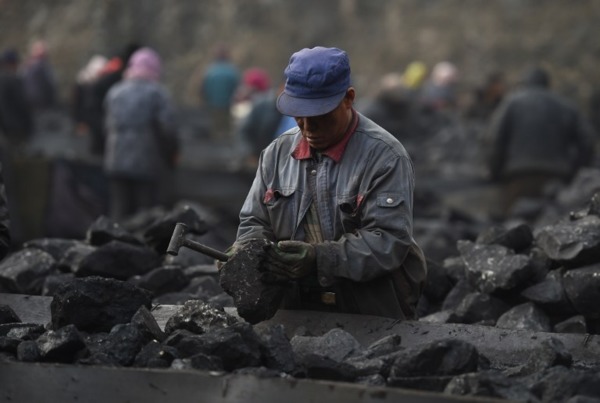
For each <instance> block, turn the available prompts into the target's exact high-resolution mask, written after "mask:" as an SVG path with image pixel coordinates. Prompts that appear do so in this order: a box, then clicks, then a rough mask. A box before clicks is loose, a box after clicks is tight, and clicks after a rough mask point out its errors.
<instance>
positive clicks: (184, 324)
mask: <svg viewBox="0 0 600 403" xmlns="http://www.w3.org/2000/svg"><path fill="white" fill-rule="evenodd" d="M236 322H238V320H237V319H236V318H235V317H234V316H231V315H229V314H228V313H226V312H225V311H224V310H223V309H220V308H216V307H214V306H213V305H209V304H207V303H205V302H202V301H197V300H192V301H187V302H186V303H185V304H184V305H183V307H181V309H179V310H178V311H177V312H176V313H175V314H174V315H173V316H171V317H170V318H169V319H168V320H167V324H166V325H165V333H167V334H171V333H173V332H174V331H176V330H180V329H185V330H189V331H190V332H192V333H196V334H203V333H206V332H208V331H210V330H212V329H217V328H225V327H228V326H230V325H232V324H234V323H236Z"/></svg>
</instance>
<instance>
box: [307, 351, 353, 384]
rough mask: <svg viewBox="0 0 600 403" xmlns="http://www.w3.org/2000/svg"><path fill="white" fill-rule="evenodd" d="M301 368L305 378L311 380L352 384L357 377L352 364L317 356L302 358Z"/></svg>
mask: <svg viewBox="0 0 600 403" xmlns="http://www.w3.org/2000/svg"><path fill="white" fill-rule="evenodd" d="M302 367H303V369H304V371H305V376H306V377H307V378H311V379H322V380H329V381H343V382H352V381H354V379H356V378H357V377H358V376H359V375H358V372H357V371H356V368H355V367H354V366H353V365H352V364H350V363H347V362H344V361H336V360H333V359H332V358H331V357H327V356H323V355H319V354H308V355H305V356H303V357H302Z"/></svg>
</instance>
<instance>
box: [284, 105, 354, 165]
mask: <svg viewBox="0 0 600 403" xmlns="http://www.w3.org/2000/svg"><path fill="white" fill-rule="evenodd" d="M357 126H358V113H356V111H355V110H354V109H352V122H351V123H350V126H349V127H348V130H347V131H346V134H344V137H343V138H342V139H341V140H340V141H339V142H337V143H336V144H334V145H332V146H331V147H329V148H328V149H326V150H325V151H323V152H322V153H321V154H322V155H326V156H328V157H329V158H331V159H332V160H334V161H335V162H336V163H339V162H340V160H341V159H342V157H343V156H344V151H345V150H346V146H347V145H348V142H349V141H350V138H351V137H352V135H353V134H354V132H355V131H356V127H357ZM292 157H294V158H295V159H297V160H306V159H309V158H311V157H312V155H311V149H310V146H309V145H308V141H306V139H305V138H304V137H302V135H301V136H300V142H299V143H298V145H297V146H296V148H294V151H292Z"/></svg>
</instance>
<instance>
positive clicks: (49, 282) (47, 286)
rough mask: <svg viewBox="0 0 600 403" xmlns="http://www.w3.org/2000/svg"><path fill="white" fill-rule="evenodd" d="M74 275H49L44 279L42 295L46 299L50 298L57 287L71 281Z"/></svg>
mask: <svg viewBox="0 0 600 403" xmlns="http://www.w3.org/2000/svg"><path fill="white" fill-rule="evenodd" d="M74 278H75V275H74V274H73V273H59V274H50V275H48V276H46V278H45V279H44V285H43V286H42V295H43V296H46V297H52V296H53V295H54V293H55V292H56V290H57V289H58V287H60V286H61V285H62V284H66V283H69V282H71V281H73V279H74Z"/></svg>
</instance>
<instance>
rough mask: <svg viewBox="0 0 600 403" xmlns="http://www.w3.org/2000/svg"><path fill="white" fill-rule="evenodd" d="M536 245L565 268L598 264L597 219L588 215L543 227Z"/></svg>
mask: <svg viewBox="0 0 600 403" xmlns="http://www.w3.org/2000/svg"><path fill="white" fill-rule="evenodd" d="M536 244H537V245H538V246H539V247H540V248H542V249H543V250H544V252H545V253H546V254H547V255H548V256H549V257H550V258H551V259H554V260H556V261H558V262H560V263H561V264H563V265H565V266H566V267H579V266H584V265H589V264H593V263H596V262H600V217H598V216H595V215H590V216H586V217H583V218H581V219H579V220H575V221H561V222H559V223H557V224H554V225H548V226H545V227H543V228H542V229H541V230H540V231H538V234H537V236H536Z"/></svg>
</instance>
